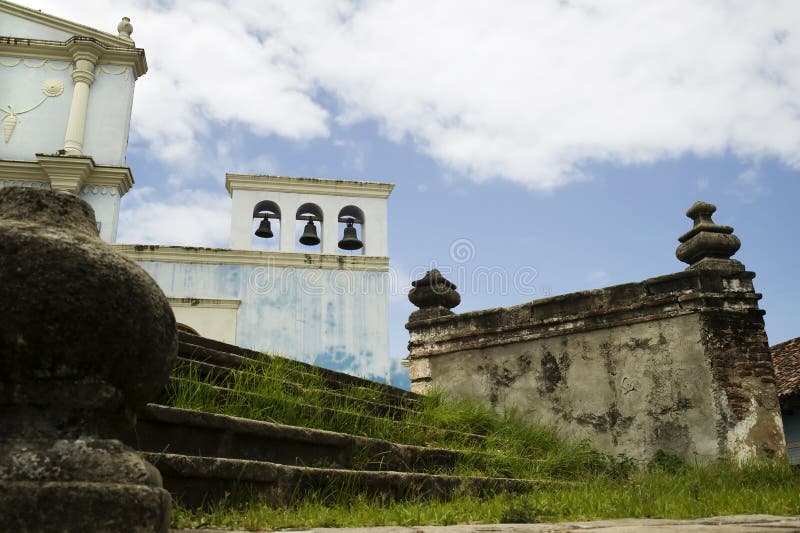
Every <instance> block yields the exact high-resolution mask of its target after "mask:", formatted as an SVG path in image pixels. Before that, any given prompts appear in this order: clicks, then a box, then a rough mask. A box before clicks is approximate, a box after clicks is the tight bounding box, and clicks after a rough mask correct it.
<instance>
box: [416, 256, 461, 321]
mask: <svg viewBox="0 0 800 533" xmlns="http://www.w3.org/2000/svg"><path fill="white" fill-rule="evenodd" d="M411 287H412V289H411V291H409V293H408V299H409V301H410V302H411V303H412V304H414V305H416V306H417V307H419V309H418V310H417V311H414V312H413V313H411V316H409V318H408V321H409V322H413V321H415V320H424V319H426V318H435V317H438V316H447V315H453V314H455V313H453V312H452V311H450V309H452V308H453V307H455V306H457V305H458V304H460V303H461V295H460V294H458V292H456V286H455V285H454V284H453V283H451V282H450V281H448V280H446V279H445V277H444V276H442V273H441V272H439V271H438V270H437V269H435V268H434V269H432V270H429V271H428V272H426V273H425V275H424V276H423V277H422V278H421V279H418V280H417V281H412V282H411Z"/></svg>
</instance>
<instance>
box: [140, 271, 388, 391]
mask: <svg viewBox="0 0 800 533" xmlns="http://www.w3.org/2000/svg"><path fill="white" fill-rule="evenodd" d="M139 264H140V265H141V266H142V267H143V268H144V269H145V270H146V271H147V272H148V273H149V274H150V275H151V276H153V278H154V279H155V280H156V282H157V283H158V284H159V286H160V287H161V288H162V290H163V291H164V292H165V293H166V295H167V296H169V297H171V298H216V299H233V300H240V301H241V305H240V307H239V309H238V311H237V313H236V338H235V344H237V345H239V346H243V347H246V348H251V349H255V350H260V351H265V352H270V353H276V354H279V355H282V356H285V357H290V358H293V359H298V360H301V361H305V362H308V363H313V364H317V365H320V366H323V367H326V368H331V369H333V370H338V371H341V372H347V373H349V374H353V375H370V376H373V377H380V378H388V377H389V376H388V375H389V374H390V373H391V372H392V371H393V370H395V369H396V364H394V363H393V361H392V360H390V358H389V295H388V290H389V287H388V284H389V278H388V273H386V272H365V271H354V270H329V269H309V268H302V269H292V268H268V267H257V266H242V265H212V264H192V263H157V262H141V263H139ZM187 325H189V326H192V327H194V325H193V324H192V323H191V322H189V323H187ZM197 329H198V330H199V331H200V332H201V333H203V331H202V327H200V328H197Z"/></svg>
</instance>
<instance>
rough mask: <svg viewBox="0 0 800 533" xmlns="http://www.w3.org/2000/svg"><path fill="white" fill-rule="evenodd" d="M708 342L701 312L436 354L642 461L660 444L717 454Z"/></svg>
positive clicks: (454, 368)
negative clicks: (703, 341)
mask: <svg viewBox="0 0 800 533" xmlns="http://www.w3.org/2000/svg"><path fill="white" fill-rule="evenodd" d="M700 341H701V339H700V327H699V321H698V318H697V317H696V316H682V317H676V318H671V319H668V320H663V321H659V322H655V323H639V324H632V325H630V326H620V327H616V328H610V329H602V330H596V331H590V332H585V333H577V334H574V335H564V336H559V337H552V338H547V339H540V340H532V341H526V342H520V343H516V344H514V345H511V346H495V347H491V348H487V349H483V350H469V351H465V352H460V353H458V355H454V356H451V357H447V356H442V357H432V358H431V359H430V372H431V376H442V377H444V376H446V382H447V387H448V388H450V389H451V390H458V391H460V392H462V393H464V392H466V394H467V395H469V396H472V397H474V398H477V399H486V398H488V400H489V401H490V402H491V403H492V405H494V406H495V407H497V408H498V409H500V410H503V411H506V410H516V411H518V412H519V413H520V414H522V415H523V416H524V417H525V418H527V419H530V420H538V421H540V422H542V423H545V424H547V425H551V426H557V427H560V428H564V429H563V434H564V435H565V436H566V437H569V438H574V439H579V440H582V439H589V440H590V441H591V442H592V445H594V446H595V447H597V448H599V449H602V450H607V451H616V450H619V449H624V450H625V451H626V453H627V454H629V455H631V456H633V457H638V458H641V457H644V456H646V455H647V453H648V450H651V449H652V448H653V445H654V444H656V443H657V444H658V446H659V447H660V448H662V449H663V450H664V451H667V452H669V453H674V454H678V455H681V456H685V457H693V456H697V457H698V458H700V459H710V458H713V457H715V456H716V455H717V449H718V446H717V433H716V430H715V423H714V420H715V414H716V413H715V406H714V401H713V395H710V394H709V391H711V390H712V389H713V380H712V375H711V368H710V365H709V362H708V360H707V359H706V358H705V356H704V354H703V348H702V344H701V342H700ZM433 384H435V385H437V386H438V385H440V382H439V380H436V379H434V381H433Z"/></svg>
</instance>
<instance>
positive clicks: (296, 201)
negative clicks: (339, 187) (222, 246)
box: [230, 189, 389, 257]
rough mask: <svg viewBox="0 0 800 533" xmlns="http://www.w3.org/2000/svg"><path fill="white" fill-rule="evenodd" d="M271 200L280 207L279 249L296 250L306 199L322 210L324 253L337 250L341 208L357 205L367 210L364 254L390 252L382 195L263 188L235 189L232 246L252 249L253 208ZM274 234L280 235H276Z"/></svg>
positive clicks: (384, 254) (362, 230)
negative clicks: (299, 213) (298, 217)
mask: <svg viewBox="0 0 800 533" xmlns="http://www.w3.org/2000/svg"><path fill="white" fill-rule="evenodd" d="M264 200H271V201H273V202H275V203H276V204H278V206H279V207H280V209H281V235H280V243H281V246H280V250H281V251H284V252H294V251H295V246H296V239H295V233H294V232H295V220H296V219H295V215H296V214H297V209H298V208H299V207H300V206H301V205H303V204H305V203H309V202H310V203H314V204H317V205H318V206H319V207H320V208H321V209H322V212H323V222H322V234H321V235H320V238H321V240H322V253H324V254H338V253H341V250H339V248H338V243H339V239H340V238H341V235H339V224H338V222H337V220H338V216H339V211H340V210H341V209H342V208H343V207H345V206H348V205H355V206H356V207H359V208H360V209H361V210H362V211H363V212H364V218H365V221H364V225H363V226H362V228H361V233H360V234H359V237H360V238H361V240H362V241H363V242H364V255H371V256H378V257H387V256H388V255H389V246H388V232H387V205H386V200H385V199H383V198H359V197H354V196H336V195H328V194H299V193H288V192H264V191H249V190H242V189H235V190H234V191H233V193H232V201H233V202H232V203H233V205H232V209H231V237H230V246H231V248H232V249H234V250H251V249H252V236H253V230H252V223H253V208H254V207H255V206H256V204H258V203H259V202H262V201H264ZM273 238H277V236H276V237H273Z"/></svg>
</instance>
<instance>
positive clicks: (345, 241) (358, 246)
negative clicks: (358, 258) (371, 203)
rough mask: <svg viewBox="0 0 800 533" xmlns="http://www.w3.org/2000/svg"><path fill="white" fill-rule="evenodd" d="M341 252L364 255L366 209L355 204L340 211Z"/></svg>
mask: <svg viewBox="0 0 800 533" xmlns="http://www.w3.org/2000/svg"><path fill="white" fill-rule="evenodd" d="M338 222H339V231H338V235H339V243H338V246H339V253H340V254H344V255H364V211H362V210H361V208H359V207H357V206H355V205H347V206H344V207H343V208H342V209H341V210H340V211H339V217H338Z"/></svg>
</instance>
